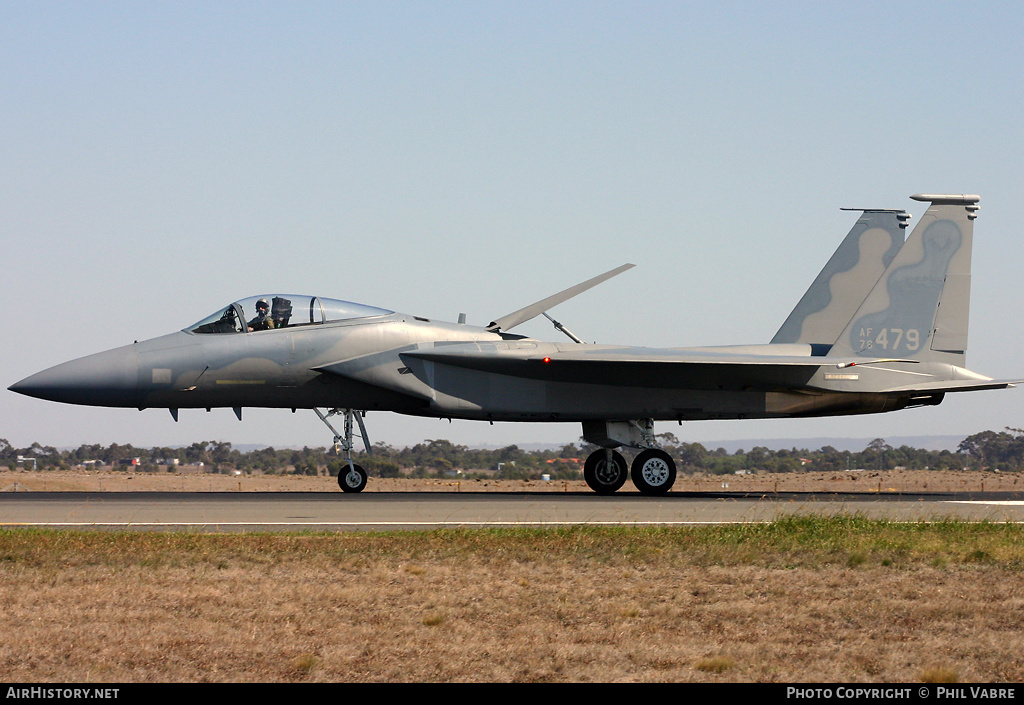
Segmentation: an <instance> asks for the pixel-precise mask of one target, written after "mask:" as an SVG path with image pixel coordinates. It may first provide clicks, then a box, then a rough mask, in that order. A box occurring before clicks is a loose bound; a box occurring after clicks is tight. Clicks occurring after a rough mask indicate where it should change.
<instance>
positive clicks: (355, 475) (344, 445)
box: [313, 408, 370, 492]
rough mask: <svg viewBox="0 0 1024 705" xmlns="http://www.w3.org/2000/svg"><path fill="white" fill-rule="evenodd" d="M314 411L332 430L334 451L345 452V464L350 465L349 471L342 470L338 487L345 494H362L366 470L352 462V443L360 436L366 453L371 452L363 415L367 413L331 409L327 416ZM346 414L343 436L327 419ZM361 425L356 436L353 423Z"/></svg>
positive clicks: (317, 410)
mask: <svg viewBox="0 0 1024 705" xmlns="http://www.w3.org/2000/svg"><path fill="white" fill-rule="evenodd" d="M313 411H315V412H316V415H317V416H319V417H320V420H321V421H323V422H324V423H325V424H326V425H327V428H329V429H331V431H332V432H333V433H334V451H335V452H336V453H337V452H339V451H342V450H343V451H345V462H346V463H348V469H347V470H344V469H343V470H342V471H340V472H339V473H338V486H339V487H341V489H342V491H343V492H362V491H363V488H364V487H366V478H367V474H366V470H364V469H363V468H362V467H361V466H359V465H356V464H355V463H354V462H352V441H353V438H354V437H355V436H356V435H358V436H359V437H360V438H362V439H363V444H364V445H365V446H366V452H367V453H369V452H370V439H369V437H368V436H367V435H366V426H364V425H363V415H364V414H365V413H366V412H365V411H355V410H354V409H329V410H328V411H327V413H326V414H324V413H323V412H321V411H320V409H316V408H314V409H313ZM339 414H344V415H345V434H344V435H341V434H339V433H338V431H337V430H335V428H334V426H332V425H331V422H330V421H328V420H327V419H328V418H329V417H331V416H335V415H339ZM353 420H354V421H355V422H356V423H357V424H359V433H358V434H356V433H355V432H354V430H353V428H352V421H353Z"/></svg>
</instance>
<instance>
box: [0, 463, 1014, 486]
mask: <svg viewBox="0 0 1024 705" xmlns="http://www.w3.org/2000/svg"><path fill="white" fill-rule="evenodd" d="M631 487H632V486H631V485H630V484H628V483H627V485H626V487H625V488H623V491H629V490H630V489H631ZM0 490H7V491H35V492H159V491H164V492H186V491H188V492H325V491H326V492H330V491H340V490H338V484H337V481H336V480H335V479H334V478H332V477H327V476H319V477H316V476H308V475H240V476H235V475H215V474H210V473H168V472H153V473H144V472H129V471H122V470H110V469H100V470H70V471H39V472H33V471H31V470H6V471H5V470H0ZM723 490H726V491H729V492H828V491H842V492H967V491H970V492H979V491H989V492H998V491H1006V492H1024V477H1022V476H1021V475H1019V474H1017V473H997V472H971V471H962V472H934V471H928V470H886V471H877V472H873V471H857V472H838V473H834V472H826V473H822V472H807V473H780V474H768V473H765V474H759V475H700V474H697V475H682V474H681V475H679V477H678V479H677V480H676V483H675V485H674V486H673V491H675V492H721V491H723ZM365 491H366V492H587V491H589V490H588V488H587V486H586V484H585V483H584V482H583V480H575V481H563V480H552V481H551V482H541V481H536V480H535V481H526V480H459V479H455V478H452V479H445V480H414V479H409V478H397V479H387V478H378V477H371V478H370V481H369V483H368V484H367V486H366V490H365Z"/></svg>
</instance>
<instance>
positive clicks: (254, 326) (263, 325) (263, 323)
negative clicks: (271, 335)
mask: <svg viewBox="0 0 1024 705" xmlns="http://www.w3.org/2000/svg"><path fill="white" fill-rule="evenodd" d="M269 313H270V304H269V303H267V300H266V299H260V300H259V301H257V302H256V318H254V319H252V320H251V321H249V330H270V329H271V328H273V327H274V320H273V319H272V318H271V317H270V316H269V315H268V314H269Z"/></svg>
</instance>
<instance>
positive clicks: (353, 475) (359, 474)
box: [338, 465, 367, 492]
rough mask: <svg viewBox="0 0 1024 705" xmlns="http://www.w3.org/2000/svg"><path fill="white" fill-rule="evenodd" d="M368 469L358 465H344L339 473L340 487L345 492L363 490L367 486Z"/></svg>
mask: <svg viewBox="0 0 1024 705" xmlns="http://www.w3.org/2000/svg"><path fill="white" fill-rule="evenodd" d="M366 477H367V475H366V471H365V470H363V469H362V468H361V467H360V466H358V465H352V466H351V467H342V469H341V471H340V472H339V473H338V487H340V488H341V489H342V491H343V492H362V491H363V488H364V487H366Z"/></svg>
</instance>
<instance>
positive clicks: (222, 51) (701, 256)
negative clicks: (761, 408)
mask: <svg viewBox="0 0 1024 705" xmlns="http://www.w3.org/2000/svg"><path fill="white" fill-rule="evenodd" d="M0 20H2V21H0V96H2V100H0V155H2V162H0V164H2V167H0V241H2V244H3V261H4V268H3V276H2V278H0V294H2V296H3V301H4V304H5V307H6V308H7V310H8V312H9V313H8V315H7V316H6V321H7V325H6V326H5V327H4V333H3V334H2V337H0V362H2V368H3V370H4V375H5V380H4V384H3V385H2V387H0V389H3V388H5V387H6V386H7V385H9V384H11V383H13V382H15V381H17V380H19V379H21V378H23V377H25V376H27V375H29V374H31V373H34V372H36V371H38V370H40V369H43V368H45V367H49V366H51V365H54V364H57V363H59V362H63V361H65V360H68V359H71V358H74V357H79V356H82V355H86V354H89V353H93V352H98V351H100V350H105V349H108V348H111V347H115V346H118V345H122V344H126V343H130V342H131V341H132V340H135V339H139V340H141V339H144V338H149V337H154V336H157V335H160V334H162V333H165V332H169V331H172V330H176V329H180V328H182V327H184V326H186V325H188V324H190V323H192V322H194V321H197V320H199V319H200V318H202V317H204V316H206V315H208V314H209V313H211V312H212V311H213V310H214V309H216V308H217V307H218V306H222V305H224V304H226V303H228V302H230V301H233V300H236V299H239V298H243V297H246V296H250V295H253V294H259V293H266V292H271V291H278V292H294V293H310V294H317V295H321V296H326V297H332V298H340V299H348V300H353V301H358V302H362V303H367V304H372V305H377V306H382V307H385V308H390V309H394V310H398V311H403V312H407V313H415V314H418V315H423V316H428V317H431V318H438V319H444V320H455V319H456V317H457V316H458V314H459V312H466V313H467V314H468V316H469V322H470V323H477V324H485V323H487V322H488V321H490V320H492V319H493V318H494V317H495V316H499V315H502V314H505V313H508V312H509V311H512V310H515V309H517V308H519V307H521V306H523V305H525V304H527V303H531V302H532V301H535V300H537V299H540V298H543V297H544V296H547V295H548V294H550V293H553V292H555V291H557V290H560V289H562V288H564V287H566V286H569V285H571V284H574V283H576V282H578V281H581V280H583V279H586V278H589V277H591V276H593V275H595V274H597V273H599V272H602V271H605V270H607V269H610V268H612V267H614V266H616V265H618V264H621V263H623V262H634V263H636V264H637V265H638V266H637V268H636V269H633V270H631V271H630V272H628V273H626V274H623V275H621V276H620V277H618V278H616V279H613V280H612V281H610V282H608V283H605V284H603V285H601V286H600V287H598V288H597V289H594V290H592V291H591V292H588V293H587V294H584V295H583V296H581V297H579V298H577V299H574V300H573V301H571V302H569V303H566V304H564V305H562V306H560V307H558V308H557V309H555V310H554V311H553V312H552V313H553V314H554V315H555V316H556V318H558V319H559V320H561V321H562V322H563V323H565V325H566V326H567V327H568V328H570V329H571V330H573V331H574V332H575V333H576V334H578V335H580V336H581V337H583V338H584V339H586V340H588V341H597V342H602V343H624V344H636V345H649V346H689V345H714V344H732V343H757V342H767V341H768V340H769V339H770V338H771V337H772V335H773V334H774V333H775V331H776V330H777V329H778V327H779V326H780V325H781V323H782V321H783V320H784V319H785V317H786V315H787V314H788V312H789V311H790V309H791V308H792V307H793V305H794V304H795V303H796V301H797V300H798V298H799V297H800V295H801V294H802V293H803V291H804V290H805V289H806V287H807V286H808V285H809V284H810V282H811V280H812V279H813V277H814V276H815V275H816V274H817V272H818V270H819V269H820V268H821V266H822V265H823V264H824V262H825V261H826V260H827V258H828V257H829V256H830V255H831V253H832V251H833V250H834V249H835V247H836V246H837V245H838V243H839V241H840V239H841V238H842V237H843V235H844V234H845V233H846V232H847V230H848V229H849V227H850V226H851V224H852V218H853V216H852V215H851V214H849V213H844V212H841V211H840V210H839V209H840V207H844V206H849V207H881V208H904V209H906V210H908V211H910V212H911V213H912V214H913V215H914V216H920V214H921V212H922V210H923V209H922V207H921V204H918V203H915V202H913V201H910V200H909V199H908V198H907V197H908V196H909V195H910V194H912V193H918V192H947V193H979V194H981V196H982V200H981V206H982V210H981V213H980V217H979V219H978V221H977V223H976V230H975V249H974V275H975V276H974V281H973V296H972V318H971V344H970V349H969V351H968V364H969V366H970V367H971V368H972V369H974V370H976V371H978V372H981V373H983V374H987V375H989V376H992V377H996V378H1021V377H1024V360H1022V359H1021V350H1022V349H1024V344H1022V343H1024V332H1022V328H1024V313H1022V311H1021V301H1022V300H1024V277H1022V276H1021V272H1024V245H1022V238H1021V232H1020V231H1021V226H1022V222H1024V221H1022V217H1024V216H1022V214H1021V212H1020V210H1019V209H1018V208H1017V206H1018V205H1019V204H1020V202H1021V197H1022V194H1024V177H1022V175H1021V170H1022V167H1024V119H1022V116H1024V50H1022V43H1021V37H1022V36H1024V4H1021V3H1020V2H987V3H977V4H969V5H965V4H963V3H959V2H958V3H954V2H931V1H930V2H904V3H898V2H897V3H892V2H885V3H881V2H879V3H842V4H840V3H820V2H813V3H812V2H806V3H793V2H781V3H778V2H777V3H767V2H706V3H703V2H674V3H664V2H642V3H622V2H593V1H587V2H551V1H546V2H524V1H522V0H517V1H516V2H481V1H474V2H357V3H343V2H323V3H320V2H303V3H284V2H275V3H266V2H253V1H247V2H217V3H209V2H195V3H193V2H182V1H180V0H176V1H174V2H153V1H149V2H144V3H140V2H88V1H81V0H79V1H76V2H38V1H32V2H9V1H5V0H0ZM517 332H523V333H526V334H530V335H535V336H537V337H544V338H547V339H554V340H560V339H561V335H560V334H559V333H557V332H556V331H554V330H552V329H551V328H550V326H549V324H547V322H546V321H545V320H544V319H540V320H539V321H533V322H532V323H530V324H527V325H525V326H523V328H522V330H519V331H517ZM1022 395H1024V390H1020V389H1017V390H1009V391H1001V392H979V393H973V394H961V395H949V396H947V399H946V401H945V402H944V403H943V404H942V405H941V406H940V407H937V408H927V409H917V410H909V411H903V412H898V413H895V414H885V415H879V416H870V417H861V418H851V419H842V418H840V419H821V420H800V421H796V420H773V421H760V422H754V421H744V422H738V421H734V422H714V423H712V422H694V423H689V424H684V425H683V426H681V427H680V426H677V425H675V424H659V427H658V431H659V432H661V431H671V432H673V433H675V434H676V435H677V436H679V437H680V438H681V439H684V440H687V441H702V440H707V439H726V438H751V437H766V438H791V437H807V436H826V435H828V436H846V437H878V436H880V437H894V436H904V435H920V434H963V435H964V436H966V435H969V434H971V433H975V432H977V431H981V430H985V429H996V430H998V429H1002V428H1003V427H1004V426H1014V427H1020V426H1024V418H1022V410H1024V396H1022ZM367 420H368V422H369V433H370V437H371V439H372V440H375V441H376V440H383V441H387V442H389V443H392V444H395V445H406V444H411V443H416V442H418V441H420V440H423V439H427V438H449V439H451V440H453V441H455V442H459V443H468V444H476V443H514V442H518V443H527V442H533V441H552V442H569V441H574V440H576V438H578V436H579V435H580V429H579V428H578V427H577V426H576V425H574V424H569V425H557V426H546V425H510V424H503V425H495V426H489V425H487V424H483V423H468V422H467V423H454V424H449V423H448V422H445V421H436V420H422V419H406V418H403V417H399V416H396V415H389V414H383V413H379V414H370V415H369V416H368V417H367ZM0 437H4V438H7V439H8V440H10V441H11V443H13V444H14V445H16V446H24V445H28V444H29V443H31V442H33V441H39V442H41V443H44V444H48V445H58V446H64V445H77V444H79V443H85V442H99V443H111V442H117V443H132V444H134V445H137V446H147V447H148V446H153V445H174V444H181V443H190V442H192V441H196V440H223V441H229V442H231V443H234V444H240V443H254V442H265V443H270V444H273V445H277V446H285V445H303V444H306V445H326V444H328V443H329V442H330V440H331V439H330V434H329V433H328V432H327V430H326V429H325V428H324V427H323V426H322V425H321V424H320V422H319V421H318V420H317V419H316V417H315V416H314V415H313V413H312V412H310V411H306V412H299V413H297V414H294V415H293V414H291V413H289V412H287V411H284V412H281V411H259V410H246V412H245V415H244V421H243V422H242V423H239V422H238V421H237V420H236V419H235V417H234V414H233V413H232V412H231V411H230V410H227V409H221V410H214V411H212V412H211V413H206V412H202V411H183V412H182V413H181V421H180V422H179V423H177V424H175V423H174V422H173V421H172V420H171V417H170V415H169V414H168V413H167V411H166V410H148V411H144V412H138V411H135V410H103V409H90V408H84V407H82V408H79V407H71V406H64V405H58V404H52V403H47V402H43V401H39V400H33V399H29V398H26V397H21V396H19V395H16V394H13V393H11V392H7V391H6V389H4V391H3V393H2V394H0Z"/></svg>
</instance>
